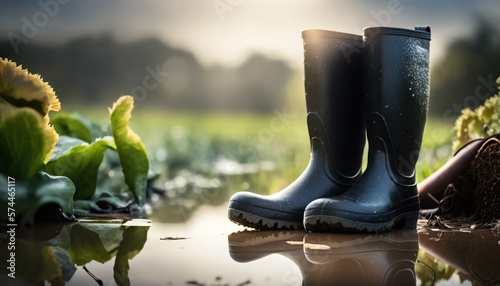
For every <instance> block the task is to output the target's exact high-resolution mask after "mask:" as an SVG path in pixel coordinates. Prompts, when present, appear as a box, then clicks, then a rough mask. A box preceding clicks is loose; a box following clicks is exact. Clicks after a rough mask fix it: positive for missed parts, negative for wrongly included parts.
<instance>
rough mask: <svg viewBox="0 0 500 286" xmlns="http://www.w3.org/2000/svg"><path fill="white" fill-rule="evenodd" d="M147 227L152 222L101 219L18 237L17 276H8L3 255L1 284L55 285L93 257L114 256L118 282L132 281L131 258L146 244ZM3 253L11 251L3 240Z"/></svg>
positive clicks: (102, 260)
mask: <svg viewBox="0 0 500 286" xmlns="http://www.w3.org/2000/svg"><path fill="white" fill-rule="evenodd" d="M47 229H49V230H50V229H51V228H47ZM148 230H149V223H148V222H146V221H144V220H139V221H138V222H136V221H134V220H132V221H129V222H127V223H124V224H122V221H121V220H112V221H107V222H106V221H102V220H101V221H92V222H91V221H86V222H81V223H77V224H67V225H65V226H63V227H62V228H61V230H60V232H58V234H57V235H56V236H54V237H52V238H51V239H50V240H45V241H40V240H37V237H33V238H31V239H21V238H19V239H18V240H17V241H16V245H15V259H16V262H15V280H14V279H12V278H9V277H8V276H7V274H8V273H6V272H5V271H9V270H8V269H7V266H6V265H4V264H5V263H6V261H5V260H3V259H2V261H1V263H0V268H1V269H0V273H1V278H0V282H1V284H2V285H43V284H44V281H47V282H49V283H50V284H52V285H63V284H64V283H65V282H67V281H70V280H71V278H72V277H73V275H74V273H75V272H76V269H77V267H78V266H84V265H86V264H88V263H90V262H92V261H97V262H100V263H106V262H108V261H111V260H112V259H113V258H114V267H113V272H114V275H113V276H114V280H115V283H116V284H118V285H130V280H129V278H128V270H129V260H131V259H132V258H134V256H135V255H137V254H138V253H139V252H140V251H141V249H142V248H143V246H144V244H145V243H146V239H147V232H148ZM43 237H44V238H45V237H46V235H44V236H43ZM0 254H1V257H7V256H8V255H9V248H8V247H7V246H6V245H4V243H3V241H2V245H1V247H0ZM85 271H87V273H89V275H90V277H89V279H90V281H92V280H91V279H94V280H95V281H96V282H93V283H96V284H95V285H98V284H99V281H100V279H99V278H98V277H95V276H94V275H93V274H92V272H90V271H89V269H86V268H85ZM13 282H14V284H12V283H13ZM9 283H10V284H9ZM101 283H102V282H101ZM89 285H91V284H90V282H89ZM99 285H101V284H99Z"/></svg>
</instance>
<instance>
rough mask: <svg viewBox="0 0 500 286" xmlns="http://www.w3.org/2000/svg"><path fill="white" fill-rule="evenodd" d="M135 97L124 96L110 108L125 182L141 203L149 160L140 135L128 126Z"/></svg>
mask: <svg viewBox="0 0 500 286" xmlns="http://www.w3.org/2000/svg"><path fill="white" fill-rule="evenodd" d="M133 107H134V99H133V97H131V96H122V97H120V98H119V99H118V101H117V102H116V103H115V104H114V105H113V107H112V108H111V109H110V118H111V130H112V132H113V137H114V138H115V143H116V147H117V151H118V155H119V156H120V163H121V165H122V170H123V174H124V175H125V183H126V184H127V186H128V188H129V190H130V191H131V192H132V194H133V195H134V198H135V200H136V201H137V203H138V204H139V205H142V204H143V203H144V200H145V196H146V183H147V177H148V169H149V161H148V157H147V154H146V149H145V148H144V145H143V144H142V142H141V139H140V138H139V136H138V135H137V134H136V133H134V131H132V129H130V128H129V127H128V124H129V121H130V118H131V116H132V115H131V113H132V109H133Z"/></svg>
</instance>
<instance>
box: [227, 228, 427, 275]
mask: <svg viewBox="0 0 500 286" xmlns="http://www.w3.org/2000/svg"><path fill="white" fill-rule="evenodd" d="M228 241H229V252H230V255H231V257H232V258H233V259H234V260H235V261H238V262H249V261H253V260H256V259H260V258H262V257H264V256H267V255H270V254H273V253H276V254H280V255H282V256H285V257H287V258H288V259H290V260H291V261H293V263H295V264H296V265H297V266H298V267H299V268H300V270H301V273H302V278H303V285H415V283H416V278H415V271H414V269H415V260H416V258H417V254H418V235H417V232H416V231H415V230H396V231H392V232H388V233H382V234H354V235H353V234H324V233H318V234H316V233H308V234H305V233H304V232H299V231H298V232H276V231H259V232H256V231H245V232H238V233H233V234H231V235H230V236H229V237H228Z"/></svg>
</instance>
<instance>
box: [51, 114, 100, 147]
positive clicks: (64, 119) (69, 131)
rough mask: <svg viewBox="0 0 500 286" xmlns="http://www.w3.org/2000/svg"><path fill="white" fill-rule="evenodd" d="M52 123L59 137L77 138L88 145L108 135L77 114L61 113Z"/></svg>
mask: <svg viewBox="0 0 500 286" xmlns="http://www.w3.org/2000/svg"><path fill="white" fill-rule="evenodd" d="M50 123H51V124H52V125H53V126H54V129H55V130H56V131H57V133H58V134H59V135H65V136H70V137H75V138H78V139H81V140H83V141H85V142H87V143H91V142H92V141H94V140H95V139H97V138H100V137H103V136H105V135H106V134H105V133H104V132H103V131H102V130H101V127H100V126H99V125H98V124H96V123H94V122H91V121H90V120H88V119H86V118H84V117H83V116H81V115H80V114H77V113H66V112H59V113H57V114H56V115H54V117H53V118H52V119H51V121H50Z"/></svg>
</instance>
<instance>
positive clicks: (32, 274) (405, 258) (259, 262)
mask: <svg viewBox="0 0 500 286" xmlns="http://www.w3.org/2000/svg"><path fill="white" fill-rule="evenodd" d="M243 230H244V228H243V227H241V226H237V225H235V224H233V223H231V222H230V221H228V220H227V218H226V206H225V205H220V206H203V207H201V208H199V209H198V210H197V211H196V212H195V213H194V214H193V215H192V216H191V217H190V218H189V219H188V220H187V221H186V222H184V223H163V222H160V221H159V219H154V220H152V222H148V221H143V220H134V221H129V222H128V223H126V224H125V225H122V224H121V221H120V220H115V221H107V222H106V223H96V222H91V221H88V222H81V223H80V224H75V225H72V226H65V227H64V228H62V229H61V230H60V231H59V234H58V235H57V236H55V237H53V238H51V239H50V240H48V241H43V242H34V241H33V240H28V239H22V238H20V237H19V238H17V240H16V266H15V268H16V278H15V279H13V278H10V277H8V276H7V274H8V273H9V270H5V269H6V267H5V265H4V264H5V261H6V260H5V259H2V265H0V266H2V269H1V273H2V279H0V282H1V284H2V285H23V283H21V282H23V277H24V281H30V283H35V284H38V285H44V283H45V285H50V283H49V282H47V280H52V282H57V281H58V280H57V279H59V281H60V280H61V279H62V280H65V281H67V283H66V284H67V285H99V284H98V282H96V281H95V280H94V279H93V278H92V277H91V276H92V275H93V276H95V278H96V279H98V280H100V281H101V282H102V285H117V284H118V285H126V284H131V285H206V286H209V285H391V284H390V281H392V283H395V284H394V285H412V284H414V283H415V282H413V280H414V279H415V278H414V277H415V276H416V285H433V281H434V280H435V284H434V285H472V283H473V282H475V283H478V282H479V283H480V284H478V285H481V284H483V285H495V284H499V283H500V273H499V271H498V269H500V259H498V257H500V236H498V235H496V234H495V233H494V232H492V231H474V232H471V233H466V232H441V231H434V230H426V229H423V228H419V229H418V231H417V230H396V231H392V232H389V233H383V234H375V235H360V234H357V235H354V234H350V235H346V234H310V233H306V232H303V231H289V232H278V231H272V232H271V231H266V232H264V231H262V232H258V231H243ZM1 247H2V249H1V252H0V254H1V255H2V257H3V258H4V257H8V256H7V255H8V252H7V245H6V244H5V239H2V243H1ZM70 258H73V259H70ZM72 260H76V261H72ZM84 266H85V269H87V270H88V271H90V273H91V274H89V273H87V271H86V270H85V269H84ZM58 277H59V278H58ZM44 280H45V282H43V281H44ZM364 282H367V283H368V284H362V283H364ZM28 285H29V283H28Z"/></svg>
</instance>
